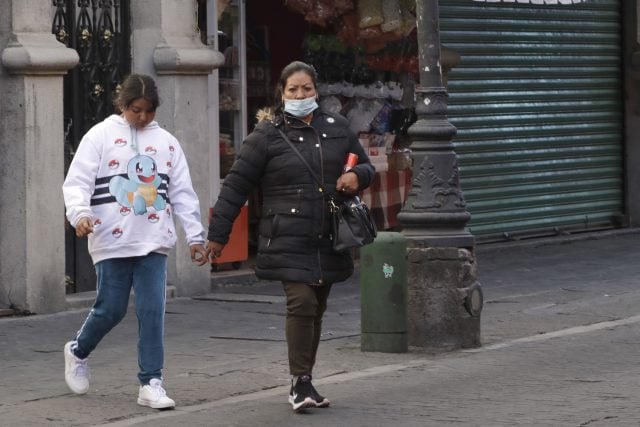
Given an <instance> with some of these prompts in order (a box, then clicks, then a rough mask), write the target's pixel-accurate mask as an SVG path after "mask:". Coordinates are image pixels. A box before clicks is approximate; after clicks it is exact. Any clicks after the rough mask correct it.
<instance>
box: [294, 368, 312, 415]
mask: <svg viewBox="0 0 640 427" xmlns="http://www.w3.org/2000/svg"><path fill="white" fill-rule="evenodd" d="M314 391H315V390H314V389H313V386H312V385H311V377H310V376H309V375H300V376H299V377H298V380H297V381H296V383H295V385H294V384H293V380H291V390H290V391H289V403H291V406H293V410H294V411H300V410H302V409H305V408H315V407H316V406H317V403H316V401H315V400H314V399H313V396H314V394H313V393H314Z"/></svg>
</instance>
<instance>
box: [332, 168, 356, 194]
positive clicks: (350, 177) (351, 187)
mask: <svg viewBox="0 0 640 427" xmlns="http://www.w3.org/2000/svg"><path fill="white" fill-rule="evenodd" d="M359 188H360V183H359V182H358V175H356V174H355V172H347V173H343V174H342V175H340V178H338V181H337V182H336V189H337V190H338V191H340V192H341V193H344V194H347V195H349V196H352V195H354V194H357V193H358V189H359Z"/></svg>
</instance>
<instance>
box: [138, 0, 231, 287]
mask: <svg viewBox="0 0 640 427" xmlns="http://www.w3.org/2000/svg"><path fill="white" fill-rule="evenodd" d="M196 10H197V2H196V1H195V0H188V1H185V0H136V1H132V2H131V18H132V32H133V35H132V48H133V53H132V59H133V63H132V68H133V72H138V73H144V74H149V75H151V76H153V77H154V78H155V79H156V82H157V83H158V89H159V91H160V98H161V104H160V107H159V108H158V112H157V115H156V119H157V121H158V123H159V124H160V126H162V127H164V128H166V129H167V130H168V131H169V132H171V133H172V134H173V135H174V136H175V137H176V138H178V140H179V141H180V144H181V145H182V148H183V149H184V151H185V153H186V156H187V160H188V162H189V169H190V172H191V178H192V180H193V184H194V187H195V190H196V192H197V193H198V198H199V200H200V207H201V214H202V220H203V224H204V225H205V227H206V225H207V223H208V211H209V206H208V204H209V203H208V202H209V200H210V199H211V173H210V164H209V158H210V150H211V149H217V144H215V143H214V141H211V140H210V137H209V121H208V115H207V93H208V86H207V85H208V74H209V73H211V71H212V70H213V69H215V68H217V67H219V66H220V65H222V64H223V63H224V57H223V55H222V54H221V53H220V52H217V51H214V50H211V49H209V48H208V47H206V46H205V45H203V44H202V43H201V41H200V35H199V34H198V32H197V22H196ZM178 229H179V230H180V231H179V233H178V243H177V245H176V250H175V256H174V257H172V258H171V259H170V261H169V264H170V265H169V283H170V284H173V285H175V287H176V290H177V293H178V295H196V294H201V293H206V292H209V291H210V289H211V277H210V270H209V267H208V266H202V267H196V266H194V265H192V263H191V259H190V256H189V248H188V247H187V245H186V243H185V239H184V233H183V232H182V229H181V227H180V225H179V224H178Z"/></svg>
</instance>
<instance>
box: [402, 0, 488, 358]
mask: <svg viewBox="0 0 640 427" xmlns="http://www.w3.org/2000/svg"><path fill="white" fill-rule="evenodd" d="M416 3H417V4H416V6H417V7H416V18H417V27H418V52H419V62H420V81H419V83H418V86H417V88H416V115H417V116H418V120H417V121H416V123H414V124H413V125H412V126H411V127H410V128H409V135H410V136H411V139H412V144H411V150H412V156H413V161H414V167H413V183H412V186H411V190H410V192H409V198H408V200H407V202H406V203H405V206H404V207H403V209H402V211H401V212H400V213H399V214H398V220H399V222H400V224H401V225H402V232H403V234H404V235H405V236H406V237H407V238H408V242H407V243H408V249H407V261H408V262H407V321H408V322H407V337H408V343H409V345H410V346H414V347H423V348H428V349H431V350H434V351H449V350H453V349H457V348H468V347H477V346H479V345H480V311H481V309H482V292H481V289H480V285H479V283H478V282H477V280H476V266H475V255H474V250H473V248H474V238H473V236H472V235H471V233H469V232H468V231H467V230H466V228H465V225H466V223H467V222H468V221H469V219H470V215H469V213H468V212H467V211H466V204H465V201H464V197H463V195H462V191H461V190H460V185H459V179H458V162H457V157H456V153H455V150H454V146H453V144H452V143H451V140H452V138H453V137H454V136H455V134H456V128H455V126H453V125H452V124H451V123H450V122H449V120H448V119H447V98H448V94H447V89H446V88H445V87H444V85H443V79H442V61H441V52H440V32H439V31H440V29H439V23H438V0H417V2H416Z"/></svg>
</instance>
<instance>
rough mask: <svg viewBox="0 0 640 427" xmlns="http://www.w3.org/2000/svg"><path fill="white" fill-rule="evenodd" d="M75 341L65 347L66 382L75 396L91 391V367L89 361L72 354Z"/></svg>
mask: <svg viewBox="0 0 640 427" xmlns="http://www.w3.org/2000/svg"><path fill="white" fill-rule="evenodd" d="M72 344H73V341H69V342H68V343H66V344H65V345H64V380H65V381H66V382H67V386H69V388H70V389H71V391H72V392H74V393H75V394H85V393H86V392H88V391H89V365H88V364H87V359H79V358H78V357H76V355H75V354H73V353H72V352H71V345H72Z"/></svg>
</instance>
